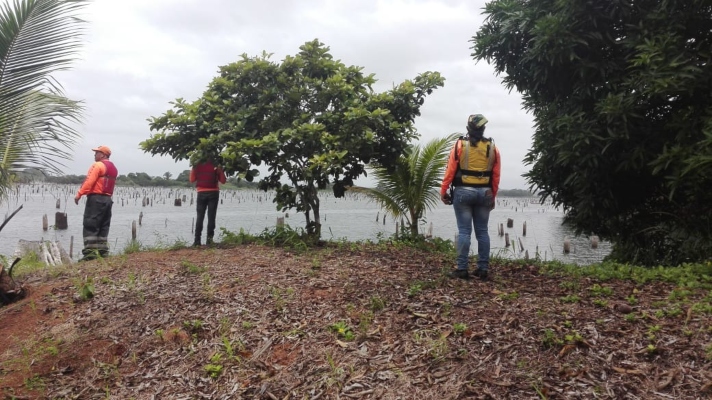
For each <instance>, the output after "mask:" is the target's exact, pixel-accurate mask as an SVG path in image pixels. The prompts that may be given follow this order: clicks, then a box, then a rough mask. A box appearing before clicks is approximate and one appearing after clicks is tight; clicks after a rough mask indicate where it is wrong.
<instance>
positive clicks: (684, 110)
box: [473, 0, 712, 265]
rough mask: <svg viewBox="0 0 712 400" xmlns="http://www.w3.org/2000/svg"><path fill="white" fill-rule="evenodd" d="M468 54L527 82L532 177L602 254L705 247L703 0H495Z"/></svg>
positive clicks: (710, 219) (708, 72) (683, 253)
mask: <svg viewBox="0 0 712 400" xmlns="http://www.w3.org/2000/svg"><path fill="white" fill-rule="evenodd" d="M484 12H485V14H486V15H487V17H486V20H485V23H484V25H482V27H481V28H480V30H479V31H478V32H477V34H476V36H474V37H473V43H474V46H473V50H474V52H473V57H474V58H475V59H476V60H486V61H487V62H489V63H491V64H492V65H494V67H495V70H496V72H497V73H498V74H501V75H503V83H504V85H505V86H506V87H507V88H508V89H510V90H511V89H516V90H517V91H518V92H520V93H521V94H522V96H523V104H524V107H525V109H527V110H529V111H531V112H532V114H533V116H534V119H535V125H536V132H535V134H534V142H533V146H532V148H531V149H530V151H529V153H528V154H527V156H526V158H525V162H526V163H527V164H530V165H531V166H532V168H531V170H530V172H528V173H527V174H526V175H525V176H526V177H527V179H528V180H529V182H530V183H531V185H532V187H533V188H535V189H536V190H538V191H539V192H540V193H542V194H543V196H544V197H545V198H547V197H548V198H551V199H552V200H553V202H554V203H555V204H557V205H562V206H563V207H564V208H565V210H566V213H567V214H566V219H567V221H568V222H570V223H572V224H573V226H575V227H576V228H577V229H578V231H579V232H595V233H597V234H598V235H600V236H602V237H604V238H606V239H608V240H610V241H612V243H613V245H614V246H613V247H614V249H613V252H612V254H611V257H612V258H613V259H615V260H618V261H624V262H636V263H641V264H647V265H655V264H667V265H677V264H679V263H681V262H685V261H699V260H704V259H709V257H710V255H711V254H712V191H710V189H709V188H710V187H712V51H711V49H712V17H711V16H712V2H710V1H709V0H685V1H660V0H640V1H618V0H596V1H584V0H569V1H560V0H528V1H523V0H496V1H491V2H490V3H488V4H487V5H486V7H485V11H484Z"/></svg>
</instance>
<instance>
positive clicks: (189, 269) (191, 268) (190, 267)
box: [180, 261, 205, 275]
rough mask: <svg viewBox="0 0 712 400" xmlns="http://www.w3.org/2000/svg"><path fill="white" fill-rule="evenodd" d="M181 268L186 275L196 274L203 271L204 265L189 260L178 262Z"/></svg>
mask: <svg viewBox="0 0 712 400" xmlns="http://www.w3.org/2000/svg"><path fill="white" fill-rule="evenodd" d="M180 266H181V270H182V271H183V273H185V274H187V275H197V274H202V273H203V272H205V267H199V266H197V265H195V264H193V263H192V262H190V261H181V262H180Z"/></svg>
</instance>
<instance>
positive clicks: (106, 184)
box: [77, 160, 119, 197]
mask: <svg viewBox="0 0 712 400" xmlns="http://www.w3.org/2000/svg"><path fill="white" fill-rule="evenodd" d="M118 176H119V171H118V170H117V169H116V166H115V165H114V163H112V162H111V161H109V160H101V161H97V162H95V163H94V164H92V165H91V167H89V172H87V177H86V179H85V180H84V183H82V186H81V187H80V188H79V192H78V193H77V196H79V197H81V196H84V195H89V194H103V195H107V196H111V195H112V194H114V186H115V185H116V178H117V177H118Z"/></svg>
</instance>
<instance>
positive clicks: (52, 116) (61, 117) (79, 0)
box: [0, 0, 88, 197]
mask: <svg viewBox="0 0 712 400" xmlns="http://www.w3.org/2000/svg"><path fill="white" fill-rule="evenodd" d="M87 4H88V1H87V0H14V1H13V2H10V1H8V2H5V3H4V4H2V5H0V197H3V196H4V195H6V194H7V189H8V188H9V185H10V184H11V181H10V177H11V174H12V172H14V171H18V170H22V169H24V168H38V169H40V170H42V171H43V172H50V173H53V172H54V173H58V172H61V170H60V168H59V167H60V166H62V163H61V161H62V160H66V159H68V156H66V154H68V153H69V152H68V151H67V150H69V149H71V147H72V145H73V144H75V143H76V141H77V140H78V139H79V137H80V135H79V134H78V132H77V131H76V130H75V129H74V128H73V127H72V126H73V125H74V124H76V123H77V122H79V120H80V117H81V112H82V111H83V109H82V107H81V104H80V102H77V101H73V100H70V99H67V98H66V97H65V96H64V94H63V92H62V87H61V85H60V84H59V83H58V82H57V81H56V80H55V79H54V78H53V77H52V73H54V72H57V71H61V70H65V69H67V68H68V67H69V65H70V63H71V62H72V61H74V57H75V55H76V53H77V51H78V49H79V46H80V45H81V34H82V31H83V28H82V26H83V21H81V20H80V19H78V18H77V17H76V16H74V14H75V13H76V12H77V11H78V10H79V9H81V8H82V7H84V6H85V5H87Z"/></svg>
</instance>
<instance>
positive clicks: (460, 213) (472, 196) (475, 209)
mask: <svg viewBox="0 0 712 400" xmlns="http://www.w3.org/2000/svg"><path fill="white" fill-rule="evenodd" d="M493 201H494V197H493V196H492V189H490V188H471V187H463V186H458V187H455V193H454V194H453V199H452V205H453V208H454V209H455V219H456V220H457V234H458V235H457V269H462V270H467V267H468V257H469V256H470V241H471V236H472V227H473V226H474V227H475V237H476V238H477V256H478V259H477V268H478V269H480V270H483V271H487V269H488V268H489V256H490V237H489V231H488V228H487V224H488V223H489V215H490V210H491V206H492V202H493Z"/></svg>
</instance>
